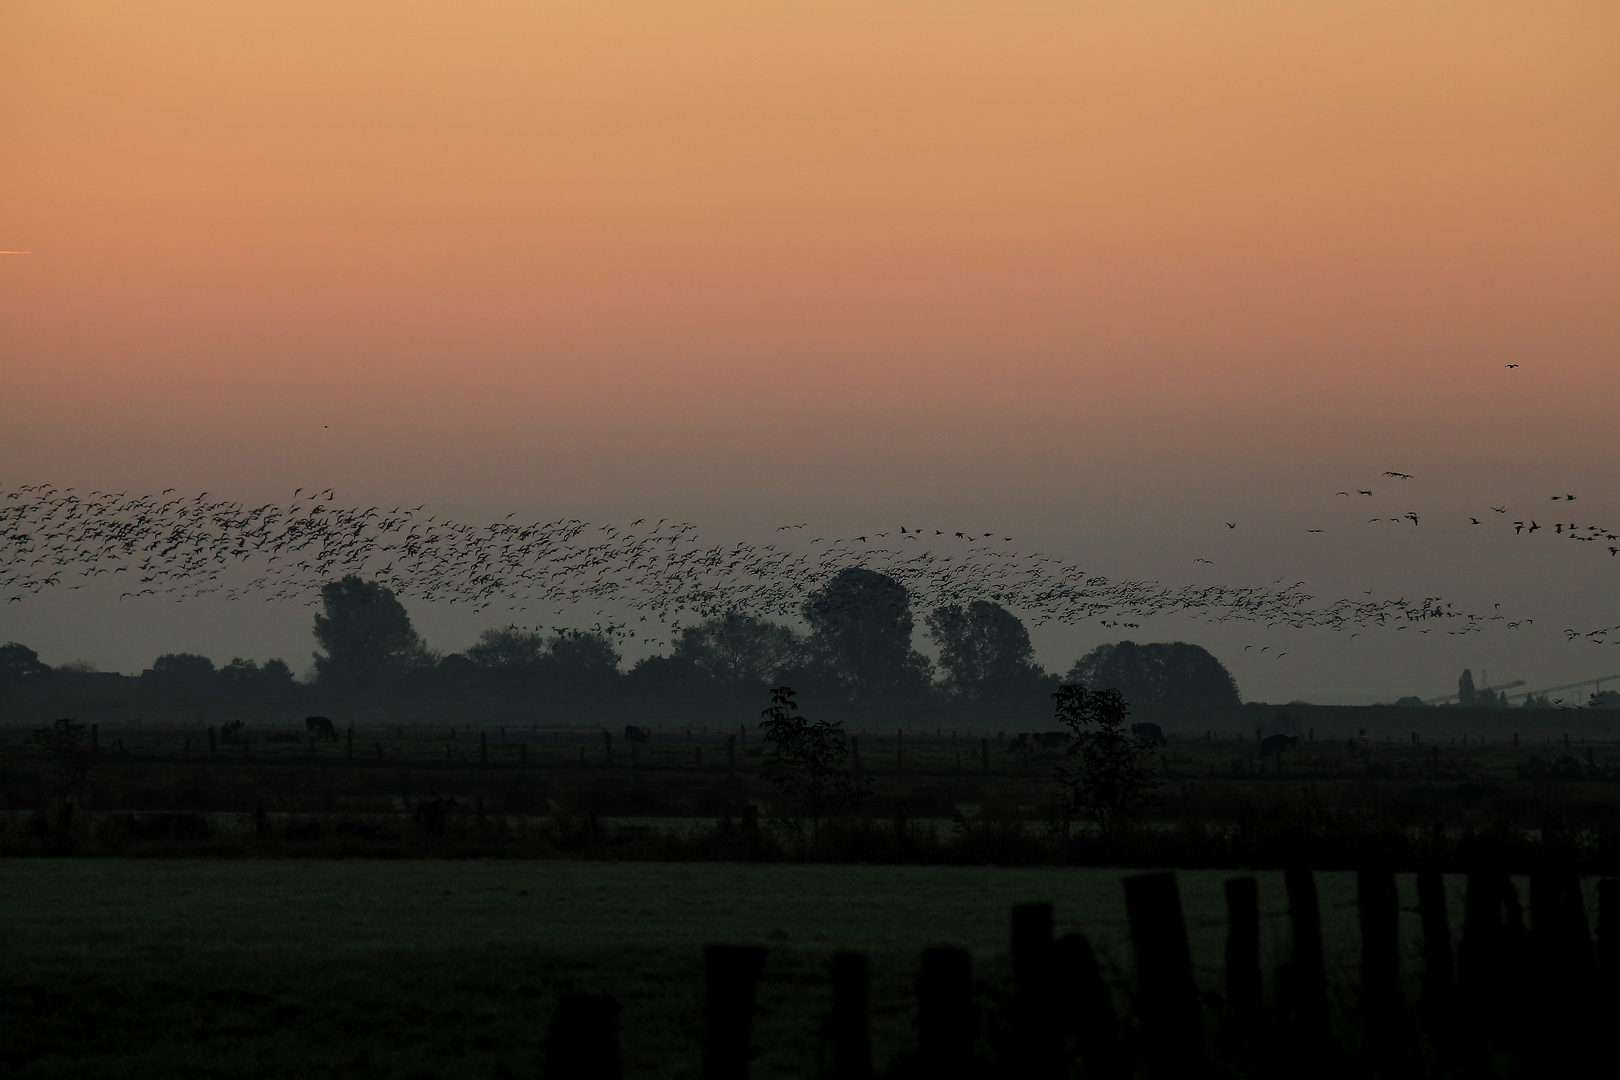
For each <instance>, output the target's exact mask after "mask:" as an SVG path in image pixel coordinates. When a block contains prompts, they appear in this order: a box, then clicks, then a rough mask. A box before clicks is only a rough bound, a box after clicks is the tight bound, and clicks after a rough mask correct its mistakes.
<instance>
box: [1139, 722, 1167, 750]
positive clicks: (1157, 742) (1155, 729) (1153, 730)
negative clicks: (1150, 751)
mask: <svg viewBox="0 0 1620 1080" xmlns="http://www.w3.org/2000/svg"><path fill="white" fill-rule="evenodd" d="M1131 734H1132V735H1135V736H1136V737H1137V738H1138V739H1141V740H1142V741H1143V742H1145V743H1152V744H1153V745H1154V746H1163V745H1164V743H1165V739H1164V729H1163V728H1162V727H1160V726H1159V725H1158V724H1132V725H1131Z"/></svg>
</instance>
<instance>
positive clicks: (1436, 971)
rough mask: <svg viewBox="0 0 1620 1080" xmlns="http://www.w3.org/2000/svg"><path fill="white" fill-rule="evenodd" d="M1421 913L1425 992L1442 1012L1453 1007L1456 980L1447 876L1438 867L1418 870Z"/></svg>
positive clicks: (1419, 909) (1434, 1005)
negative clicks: (1452, 969)
mask: <svg viewBox="0 0 1620 1080" xmlns="http://www.w3.org/2000/svg"><path fill="white" fill-rule="evenodd" d="M1417 889H1418V914H1419V916H1420V917H1421V918H1422V920H1423V968H1424V986H1425V993H1426V996H1427V997H1428V999H1429V1002H1430V1005H1431V1007H1433V1008H1435V1009H1436V1010H1437V1011H1439V1012H1441V1013H1445V1012H1448V1011H1449V1010H1450V1008H1451V999H1452V992H1453V990H1454V989H1455V987H1456V983H1455V982H1454V981H1453V978H1452V971H1451V920H1450V918H1449V917H1448V916H1447V914H1446V887H1445V879H1444V878H1442V877H1441V876H1440V871H1439V870H1435V869H1428V870H1419V871H1418V876H1417Z"/></svg>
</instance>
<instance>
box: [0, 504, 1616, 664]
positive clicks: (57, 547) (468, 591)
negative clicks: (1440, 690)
mask: <svg viewBox="0 0 1620 1080" xmlns="http://www.w3.org/2000/svg"><path fill="white" fill-rule="evenodd" d="M1388 475H1390V476H1391V477H1395V478H1401V479H1404V478H1406V477H1405V475H1404V474H1397V473H1391V474H1388ZM1361 494H1363V495H1365V494H1368V493H1367V492H1365V491H1362V492H1361ZM513 517H515V515H508V516H507V518H506V520H504V521H500V522H496V523H493V524H489V525H481V526H475V525H469V524H464V523H461V522H457V521H453V520H450V519H447V518H445V517H443V516H441V515H438V514H424V513H423V507H421V506H415V507H393V508H391V509H390V508H383V507H380V506H371V507H365V508H360V507H350V506H344V505H341V504H339V503H338V502H337V501H336V495H335V493H334V492H333V491H332V490H331V489H330V488H328V489H325V490H322V491H319V492H306V491H305V490H304V489H302V488H300V489H299V490H298V491H296V492H294V493H293V498H292V499H291V500H290V501H289V502H288V503H286V504H282V503H265V504H263V505H259V506H247V505H245V504H243V503H241V502H235V501H231V500H226V499H218V498H210V497H209V495H208V494H207V493H206V492H205V493H202V494H199V495H195V496H185V495H178V494H175V493H174V490H173V489H169V490H167V491H164V492H163V493H162V494H161V495H156V496H153V495H131V494H128V493H125V492H104V491H91V492H88V493H80V492H78V491H75V490H74V489H72V488H66V489H58V488H56V487H54V486H52V485H49V484H34V485H24V486H19V487H16V488H12V489H4V488H0V595H3V596H4V597H5V599H6V604H7V606H9V605H10V604H13V603H21V602H23V601H24V600H25V599H26V598H28V597H30V596H34V595H37V594H39V593H41V592H43V591H44V590H46V589H52V588H58V587H65V588H68V589H78V588H83V587H85V586H86V585H88V584H90V583H92V582H94V581H95V579H97V578H105V579H107V580H108V581H110V582H114V583H117V585H118V586H119V587H120V590H121V591H120V595H119V599H120V600H124V599H126V598H136V597H166V598H171V599H173V600H184V599H187V598H191V597H200V596H207V595H211V594H212V595H218V596H221V597H223V598H225V599H227V600H248V599H250V598H256V599H262V600H264V601H267V602H274V601H294V602H300V603H304V604H309V605H314V604H317V603H319V602H320V587H321V586H322V585H323V584H325V583H327V582H329V581H331V580H333V579H334V578H336V577H339V576H342V575H344V574H351V573H352V574H361V575H363V576H365V577H367V578H370V579H372V580H375V581H378V582H380V583H382V584H383V585H386V586H387V587H388V588H390V589H392V590H393V591H394V592H395V593H396V594H398V595H401V596H405V597H413V598H417V599H421V600H427V601H435V602H437V601H444V602H448V603H452V604H456V603H460V604H468V605H471V606H472V607H473V608H474V609H475V610H480V611H482V610H486V609H489V608H492V607H499V608H500V609H503V610H505V611H507V612H511V613H513V614H514V615H516V616H518V617H519V618H524V617H525V615H524V613H530V614H527V616H526V618H527V619H528V620H532V621H534V622H535V623H536V624H539V623H542V622H543V621H544V620H545V618H546V617H547V616H548V615H553V614H554V615H558V616H564V617H567V618H570V619H572V620H574V621H576V622H577V621H578V617H579V613H580V612H585V611H588V612H591V613H592V615H593V616H594V617H595V618H596V619H597V622H596V624H595V625H594V626H590V627H589V628H588V629H590V630H591V631H593V632H597V633H604V634H608V635H610V636H613V637H616V638H620V639H624V638H637V639H638V640H641V641H643V642H646V643H648V644H665V643H667V641H668V640H669V639H671V638H672V637H673V635H674V633H675V632H676V631H678V630H679V629H680V627H681V625H682V623H683V622H686V623H690V622H692V621H695V620H700V619H704V618H708V617H711V616H714V615H718V614H724V613H728V612H741V613H744V614H749V615H755V616H758V617H762V618H779V617H792V616H796V615H797V614H799V612H800V611H801V610H802V607H803V604H804V601H805V600H806V598H807V597H808V596H809V595H810V594H811V593H812V592H814V591H815V590H817V589H818V588H820V587H821V586H822V585H823V584H825V583H826V582H828V581H829V580H830V579H831V578H833V577H834V576H835V575H837V574H838V573H840V572H841V571H843V570H845V569H848V568H850V567H864V568H867V569H871V570H876V571H879V572H882V573H884V574H887V575H889V576H890V577H892V578H894V579H895V580H897V581H899V582H900V583H901V584H902V585H904V586H905V587H906V588H907V589H908V590H909V591H910V593H911V596H912V600H913V603H914V604H915V605H917V606H918V607H919V608H921V609H922V610H928V609H931V608H932V607H935V606H937V605H940V604H953V603H968V602H970V601H973V600H990V601H994V602H997V603H1000V604H1003V605H1005V606H1006V607H1008V608H1010V609H1012V610H1014V611H1017V612H1019V613H1021V614H1022V615H1023V616H1024V617H1025V618H1026V619H1027V620H1029V621H1030V623H1031V625H1033V626H1041V625H1045V624H1047V623H1053V622H1055V623H1060V624H1066V625H1073V624H1077V623H1080V622H1084V621H1087V620H1092V619H1096V620H1099V621H1100V622H1101V624H1102V625H1104V626H1125V627H1133V626H1137V625H1139V624H1138V623H1137V622H1134V621H1129V622H1122V621H1121V620H1126V619H1129V620H1135V619H1139V618H1143V617H1150V616H1154V615H1161V614H1167V613H1180V614H1184V615H1188V616H1191V617H1193V618H1197V619H1202V620H1207V621H1212V622H1226V621H1234V620H1242V621H1249V622H1254V623H1263V624H1265V625H1266V626H1268V627H1279V626H1282V627H1290V628H1327V629H1338V630H1344V629H1350V628H1356V627H1359V628H1368V627H1373V626H1394V627H1396V628H1402V629H1404V628H1409V627H1420V626H1421V628H1420V632H1430V631H1432V630H1433V629H1436V628H1440V627H1444V628H1446V629H1447V632H1449V633H1457V634H1461V633H1471V632H1478V631H1480V630H1482V629H1483V628H1484V627H1485V625H1486V624H1488V623H1489V622H1491V621H1493V620H1497V621H1502V620H1504V617H1503V616H1501V615H1496V614H1491V615H1476V614H1471V613H1467V612H1463V611H1458V610H1455V609H1454V607H1453V605H1451V604H1449V603H1445V602H1444V601H1443V600H1442V598H1440V597H1425V598H1424V599H1423V600H1422V601H1420V602H1411V601H1407V600H1405V599H1395V600H1387V599H1386V600H1374V599H1371V598H1370V590H1369V594H1368V595H1367V596H1358V597H1356V598H1340V599H1336V600H1333V601H1330V602H1322V601H1319V600H1318V598H1316V597H1314V596H1312V595H1311V594H1309V593H1307V592H1305V591H1304V584H1305V583H1304V582H1296V583H1294V584H1292V585H1288V586H1286V587H1281V582H1280V581H1278V582H1274V583H1272V584H1271V585H1268V586H1260V587H1244V586H1227V585H1187V586H1181V587H1167V586H1164V585H1162V584H1160V583H1158V582H1151V581H1132V580H1124V581H1115V580H1110V579H1108V578H1105V577H1100V576H1096V575H1089V574H1086V573H1084V572H1083V571H1082V570H1081V569H1080V568H1079V567H1078V566H1075V565H1074V564H1072V563H1068V562H1065V561H1063V560H1062V559H1059V558H1055V557H1053V556H1049V555H1046V554H1043V553H1041V552H1038V551H1022V550H1019V547H1018V545H1016V544H1015V543H1014V541H1013V538H1012V537H1009V536H1004V535H1000V534H996V533H989V532H973V531H969V530H966V529H935V528H913V527H910V526H900V527H898V528H896V529H892V530H889V531H885V532H873V533H869V534H867V535H862V536H855V537H849V538H829V537H825V536H815V537H814V538H813V539H808V541H806V537H807V536H808V535H809V534H808V533H807V531H806V530H807V523H803V524H797V525H784V526H782V527H781V528H780V529H778V530H777V532H778V533H782V534H785V535H783V536H781V537H780V538H779V539H780V541H781V542H779V543H769V544H757V545H756V544H752V543H747V542H740V543H724V544H710V543H707V542H705V541H704V540H703V539H702V538H701V537H700V536H699V533H698V528H697V526H695V525H693V524H691V523H690V522H675V521H671V520H668V519H662V520H659V521H657V522H648V521H647V520H645V519H642V520H638V521H634V522H631V523H630V524H629V525H626V526H614V525H593V524H590V523H588V522H585V521H581V520H579V519H577V518H567V519H558V520H556V521H550V522H537V523H522V522H514V521H513V520H512V518H513ZM1408 517H1410V518H1411V519H1413V522H1414V524H1415V523H1416V515H1415V514H1413V515H1408ZM1228 525H1230V526H1233V527H1235V523H1230V522H1229V523H1228ZM1541 528H1545V526H1538V527H1537V530H1532V531H1539V529H1541ZM1568 528H1569V529H1570V530H1571V535H1573V534H1574V533H1573V530H1574V526H1569V527H1568ZM1558 531H1559V532H1563V527H1562V526H1560V528H1559V530H1558ZM1593 531H1596V530H1595V527H1594V530H1593ZM1581 538H1583V539H1584V538H1585V537H1581ZM1611 539H1612V537H1611ZM1611 550H1612V549H1611ZM1200 561H1204V562H1207V561H1208V560H1200ZM1508 625H1509V626H1510V627H1511V626H1517V625H1518V624H1517V623H1508ZM554 629H557V630H558V631H561V630H562V629H563V628H561V627H554ZM1615 631H1620V627H1610V628H1607V629H1605V630H1603V631H1594V632H1592V633H1591V634H1588V635H1586V636H1587V637H1588V638H1589V639H1592V640H1596V641H1599V642H1601V641H1603V640H1606V637H1607V635H1608V634H1609V633H1611V632H1615ZM1569 633H1571V634H1573V633H1574V632H1573V631H1569ZM1616 643H1617V644H1620V641H1617V642H1616Z"/></svg>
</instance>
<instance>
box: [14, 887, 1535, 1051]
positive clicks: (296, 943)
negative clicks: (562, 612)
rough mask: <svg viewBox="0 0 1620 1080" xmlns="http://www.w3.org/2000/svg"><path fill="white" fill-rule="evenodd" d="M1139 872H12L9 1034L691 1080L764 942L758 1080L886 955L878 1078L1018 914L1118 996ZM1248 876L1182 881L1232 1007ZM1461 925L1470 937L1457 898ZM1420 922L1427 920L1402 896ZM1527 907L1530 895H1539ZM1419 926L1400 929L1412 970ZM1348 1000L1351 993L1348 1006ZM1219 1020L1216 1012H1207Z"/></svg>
mask: <svg viewBox="0 0 1620 1080" xmlns="http://www.w3.org/2000/svg"><path fill="white" fill-rule="evenodd" d="M1121 876H1122V875H1121V874H1120V873H1119V872H1117V871H1104V870H1086V869H1029V870H1017V869H996V868H973V867H962V868H956V867H952V868H939V867H872V866H782V865H771V866H747V865H735V864H698V865H682V864H645V863H582V862H541V863H536V862H495V861H468V862H434V861H402V862H362V861H277V862H267V861H244V862H226V861H182V860H164V861H151V862H145V861H129V860H111V859H101V860H7V861H5V862H3V863H0V935H3V938H0V948H3V951H0V957H3V959H0V1015H3V1017H4V1019H3V1023H4V1026H5V1028H6V1029H7V1034H6V1037H5V1039H4V1040H3V1044H0V1045H3V1049H0V1062H3V1064H4V1069H3V1071H4V1072H5V1073H6V1075H8V1076H15V1077H42V1076H84V1077H91V1076H95V1077H103V1076H108V1077H110V1076H116V1077H145V1076H152V1077H157V1076H164V1077H176V1076H255V1077H261V1076H287V1077H292V1076H299V1077H310V1076H379V1077H381V1076H390V1077H395V1076H397V1077H410V1078H418V1077H420V1078H426V1077H462V1076H466V1077H502V1076H533V1075H535V1070H536V1068H537V1066H538V1064H539V1061H540V1043H541V1040H542V1037H543V1034H544V1031H545V1026H546V1023H547V1021H548V1019H549V1017H550V1014H551V1011H552V1009H553V1008H554V1007H555V1004H556V1002H557V1001H558V999H559V998H560V997H561V996H562V995H563V994H565V993H570V992H607V993H611V994H614V995H616V996H617V997H618V999H619V1001H620V1003H621V1008H622V1010H623V1011H622V1018H623V1020H622V1022H623V1032H624V1034H623V1046H624V1051H625V1066H626V1075H627V1076H630V1077H654V1076H657V1077H666V1076H672V1077H679V1076H695V1075H696V1074H697V1071H698V1061H699V1057H698V1053H699V1038H700V1029H699V1018H700V1008H701V997H702V985H703V980H702V957H701V946H702V945H704V944H705V943H742V944H763V945H767V946H769V947H770V959H769V961H768V963H767V967H766V970H765V974H764V977H763V980H762V983H761V986H760V1013H759V1016H758V1018H757V1021H756V1029H755V1039H754V1047H755V1054H756V1058H755V1064H754V1071H753V1075H754V1076H755V1077H778V1076H780V1077H788V1076H808V1075H814V1074H815V1070H816V1068H817V1065H818V1062H819V1061H820V1054H821V1053H822V1049H821V1036H820V1022H821V1018H822V1016H823V1015H824V1014H825V1013H826V1011H827V1009H828V1007H829V1000H830V984H829V981H828V964H829V961H830V957H831V955H832V953H834V952H836V951H839V950H844V949H854V950H860V951H865V952H867V953H868V955H869V957H870V959H871V963H872V968H873V988H872V989H873V1040H874V1058H875V1060H876V1062H877V1064H878V1065H879V1066H880V1067H881V1066H882V1065H883V1064H885V1063H886V1062H889V1061H891V1060H893V1059H895V1058H896V1057H897V1055H899V1054H901V1053H903V1052H904V1051H905V1050H906V1049H908V1048H909V1047H910V1046H911V1045H912V1041H913V1039H914V1035H913V1029H912V1026H911V1025H912V1023H913V1019H914V1004H913V997H912V988H911V976H912V973H913V972H914V971H915V969H916V964H917V958H918V954H919V952H920V950H921V949H922V948H924V947H925V946H928V945H934V944H951V945H958V946H961V947H965V948H967V949H969V950H971V951H972V953H973V954H974V957H975V976H976V979H977V980H978V981H979V982H980V984H981V987H980V990H981V998H982V999H983V1000H984V1002H985V1004H986V1005H987V1007H988V1008H989V1009H990V1010H991V1011H992V1012H993V1011H994V1008H995V1005H996V1002H997V1001H998V1000H1001V998H1002V996H1003V994H1004V993H1007V992H1010V991H1009V989H1008V988H1009V987H1010V965H1009V962H1008V960H1007V957H1006V950H1007V938H1008V917H1009V909H1010V907H1011V905H1012V904H1014V903H1017V902H1020V901H1026V900H1048V901H1051V902H1052V903H1054V904H1055V906H1056V932H1057V933H1059V934H1062V933H1067V932H1071V931H1080V932H1083V933H1086V934H1087V935H1088V936H1090V937H1091V939H1092V941H1093V944H1094V946H1095V947H1096V948H1097V950H1098V952H1099V956H1100V959H1102V960H1103V961H1104V964H1105V967H1107V968H1109V969H1110V970H1111V972H1112V978H1113V979H1114V981H1115V982H1116V984H1117V987H1118V988H1119V989H1118V991H1117V993H1118V997H1119V1004H1120V1006H1121V1008H1122V1009H1123V1006H1124V1003H1125V998H1124V995H1123V987H1124V985H1125V982H1126V978H1127V973H1128V972H1129V970H1130V968H1131V954H1130V947H1129V939H1128V928H1127V924H1126V922H1125V914H1124V904H1123V892H1122V888H1121V884H1120V881H1121ZM1228 876H1230V875H1229V874H1226V873H1221V872H1214V871H1210V872H1183V873H1181V874H1180V875H1179V880H1180V883H1181V893H1182V900H1183V906H1184V910H1185V913H1186V917H1187V921H1188V924H1189V933H1190V937H1191V943H1192V950H1193V957H1194V962H1195V965H1196V966H1197V969H1198V980H1199V984H1200V986H1201V987H1202V988H1204V989H1215V990H1219V989H1221V987H1222V970H1221V963H1222V950H1223V947H1224V940H1225V938H1224V935H1225V929H1224V926H1225V910H1224V900H1223V897H1222V892H1221V883H1222V882H1223V881H1224V880H1225V879H1226V878H1227V877H1228ZM1258 876H1259V878H1260V880H1261V901H1262V913H1263V933H1264V935H1265V937H1264V943H1265V949H1266V964H1267V969H1268V970H1275V968H1276V966H1277V965H1278V964H1279V963H1280V962H1281V961H1282V959H1283V958H1284V956H1285V953H1286V948H1287V920H1286V917H1285V913H1286V909H1287V905H1286V899H1285V896H1284V892H1283V885H1282V881H1281V875H1278V874H1270V873H1262V874H1260V875H1258ZM1318 880H1319V883H1320V889H1321V898H1322V907H1323V923H1324V934H1325V937H1326V940H1327V946H1328V965H1329V977H1330V980H1332V982H1333V984H1334V985H1335V987H1336V988H1337V992H1338V993H1339V995H1340V996H1341V997H1344V996H1345V995H1347V994H1348V993H1349V989H1348V988H1349V986H1350V984H1351V982H1352V980H1353V975H1354V971H1355V964H1356V959H1357V956H1358V949H1359V936H1358V933H1357V930H1356V912H1355V907H1354V888H1355V885H1354V875H1352V874H1336V873H1324V874H1320V875H1319V876H1318ZM1449 880H1450V885H1451V888H1452V892H1453V896H1452V907H1453V911H1452V926H1453V928H1454V930H1455V929H1456V928H1457V927H1460V925H1461V917H1462V912H1461V900H1462V896H1461V888H1462V881H1461V879H1460V878H1453V879H1449ZM1399 885H1400V889H1401V894H1402V905H1403V907H1413V906H1415V889H1414V885H1413V882H1412V880H1411V879H1410V878H1409V877H1402V878H1401V879H1400V882H1399ZM1521 888H1522V886H1521ZM1417 931H1418V928H1417V924H1416V916H1415V915H1411V914H1403V916H1402V934H1403V948H1404V949H1405V951H1406V954H1407V956H1408V957H1409V958H1411V963H1409V965H1408V966H1409V967H1412V966H1414V965H1415V962H1416V961H1415V957H1416V956H1417V955H1418V950H1417V939H1416V935H1417ZM1347 1000H1348V999H1347V998H1346V1001H1347ZM1211 1019H1212V1021H1213V1020H1215V1019H1216V1018H1215V1017H1213V1016H1212V1017H1211Z"/></svg>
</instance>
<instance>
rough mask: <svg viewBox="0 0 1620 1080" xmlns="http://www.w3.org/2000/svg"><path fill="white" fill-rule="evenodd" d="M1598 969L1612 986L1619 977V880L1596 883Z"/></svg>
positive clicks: (1605, 879)
mask: <svg viewBox="0 0 1620 1080" xmlns="http://www.w3.org/2000/svg"><path fill="white" fill-rule="evenodd" d="M1597 939H1598V948H1597V956H1598V968H1599V970H1601V971H1602V972H1603V977H1604V979H1605V980H1607V981H1608V982H1609V983H1611V984H1613V983H1614V982H1615V981H1616V977H1617V976H1620V878H1603V879H1602V880H1600V881H1599V882H1598V925H1597Z"/></svg>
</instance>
